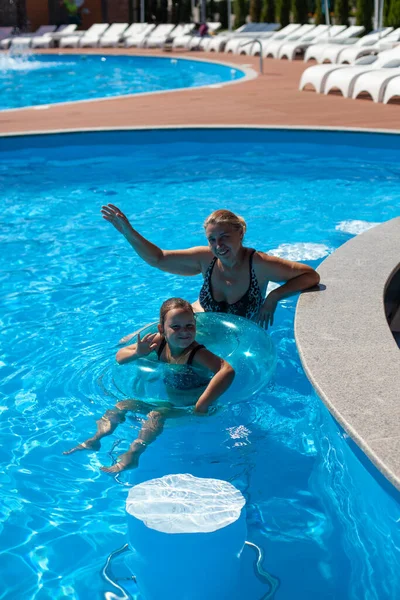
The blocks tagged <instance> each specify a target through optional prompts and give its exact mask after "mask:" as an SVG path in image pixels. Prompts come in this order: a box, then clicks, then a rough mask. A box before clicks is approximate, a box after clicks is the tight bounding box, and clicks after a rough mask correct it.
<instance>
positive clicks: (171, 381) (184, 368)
mask: <svg viewBox="0 0 400 600" xmlns="http://www.w3.org/2000/svg"><path fill="white" fill-rule="evenodd" d="M166 344H167V341H166V339H165V338H163V340H162V341H161V344H160V347H159V348H158V350H157V357H158V360H161V354H162V353H163V350H164V348H165V346H166ZM201 348H205V346H204V345H203V344H198V345H197V346H195V348H193V350H192V351H191V352H190V354H189V357H188V359H187V361H186V363H185V364H184V365H171V364H168V363H166V364H168V367H171V368H168V369H166V371H165V374H164V383H165V385H167V386H168V387H171V388H175V389H177V390H193V389H195V388H199V387H202V388H204V387H206V386H207V385H208V384H209V383H210V379H211V377H204V376H203V377H202V376H201V375H200V374H199V373H197V372H196V371H195V370H194V368H193V366H192V363H193V359H194V356H195V354H196V352H198V351H199V350H201Z"/></svg>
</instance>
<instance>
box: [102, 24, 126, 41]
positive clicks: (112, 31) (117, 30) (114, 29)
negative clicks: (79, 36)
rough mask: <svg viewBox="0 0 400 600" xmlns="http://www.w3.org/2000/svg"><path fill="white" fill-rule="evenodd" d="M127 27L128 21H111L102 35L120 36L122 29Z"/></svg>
mask: <svg viewBox="0 0 400 600" xmlns="http://www.w3.org/2000/svg"><path fill="white" fill-rule="evenodd" d="M127 27H128V23H113V24H112V25H110V27H109V28H108V29H107V31H106V32H105V34H104V35H103V37H105V38H107V37H118V36H122V34H123V33H124V31H125V29H126V28H127Z"/></svg>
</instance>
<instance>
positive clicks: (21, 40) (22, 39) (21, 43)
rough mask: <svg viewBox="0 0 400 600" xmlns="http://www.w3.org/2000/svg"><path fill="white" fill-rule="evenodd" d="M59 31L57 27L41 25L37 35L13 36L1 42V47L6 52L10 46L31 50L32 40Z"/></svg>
mask: <svg viewBox="0 0 400 600" xmlns="http://www.w3.org/2000/svg"><path fill="white" fill-rule="evenodd" d="M56 29H57V25H41V26H40V27H39V29H37V30H36V31H35V33H30V34H24V35H17V36H12V37H9V38H5V39H3V40H1V42H0V47H1V48H3V49H4V50H7V49H8V48H10V46H18V47H19V48H30V46H31V44H32V40H33V38H35V37H39V36H40V37H41V36H43V35H47V34H48V33H53V32H54V31H55V30H56Z"/></svg>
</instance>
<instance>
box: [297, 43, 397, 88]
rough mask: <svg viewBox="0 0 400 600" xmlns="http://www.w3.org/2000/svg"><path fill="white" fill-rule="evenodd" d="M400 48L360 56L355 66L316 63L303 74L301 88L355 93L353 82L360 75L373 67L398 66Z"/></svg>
mask: <svg viewBox="0 0 400 600" xmlns="http://www.w3.org/2000/svg"><path fill="white" fill-rule="evenodd" d="M399 59H400V49H399V48H394V49H393V50H384V51H383V52H381V53H380V54H378V55H377V56H374V55H372V54H370V55H369V56H363V57H362V58H360V59H359V60H358V61H357V63H356V64H355V65H354V66H349V65H338V64H336V65H332V64H329V65H314V66H313V67H308V69H306V70H305V71H304V73H303V75H302V76H301V79H300V86H299V89H300V90H303V89H304V88H305V87H306V85H312V86H313V87H314V89H315V91H316V92H318V93H319V94H322V93H325V94H326V93H329V91H331V90H332V89H334V88H338V89H339V90H340V91H341V92H342V94H343V96H348V95H349V93H350V95H351V94H352V93H353V87H352V86H353V84H354V83H355V81H356V79H357V77H358V76H360V75H362V73H365V72H368V71H369V70H371V69H380V68H381V67H387V66H388V65H389V67H390V66H393V67H396V66H397V63H398V62H399V64H400V60H399Z"/></svg>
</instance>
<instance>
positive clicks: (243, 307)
mask: <svg viewBox="0 0 400 600" xmlns="http://www.w3.org/2000/svg"><path fill="white" fill-rule="evenodd" d="M254 253H255V250H252V252H251V254H250V261H249V271H250V284H249V287H248V290H247V292H246V293H245V294H244V296H242V297H241V298H240V300H238V301H237V302H234V303H233V304H228V302H225V301H222V302H217V300H214V297H213V295H212V287H211V276H212V272H213V269H214V266H215V263H216V262H217V258H216V257H215V258H213V259H212V261H211V263H210V265H209V267H208V269H207V271H206V273H205V275H204V283H203V286H202V288H201V290H200V295H199V301H200V306H201V307H202V309H203V310H204V311H205V312H223V313H228V314H231V315H238V316H239V317H246V319H250V320H254V319H256V318H257V316H258V313H259V312H260V308H261V306H262V304H263V301H264V298H263V295H262V293H261V290H260V286H259V285H258V281H257V277H256V274H255V272H254V269H253V255H254Z"/></svg>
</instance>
